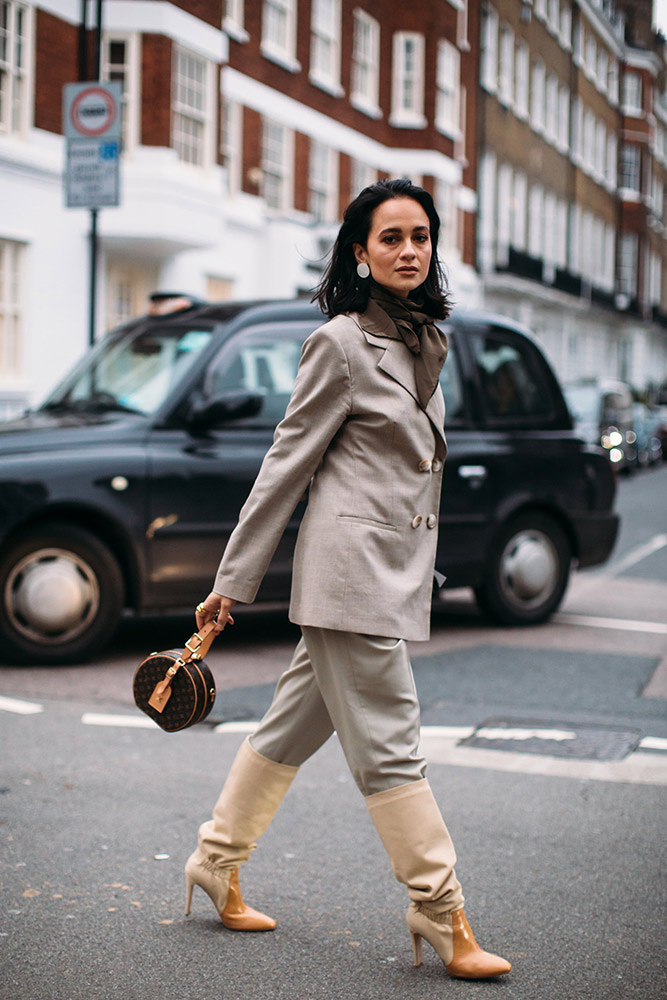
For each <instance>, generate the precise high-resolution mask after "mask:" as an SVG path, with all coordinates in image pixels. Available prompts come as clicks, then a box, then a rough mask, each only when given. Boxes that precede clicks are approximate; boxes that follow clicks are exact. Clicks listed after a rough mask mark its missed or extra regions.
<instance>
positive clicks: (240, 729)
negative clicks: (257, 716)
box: [213, 722, 259, 733]
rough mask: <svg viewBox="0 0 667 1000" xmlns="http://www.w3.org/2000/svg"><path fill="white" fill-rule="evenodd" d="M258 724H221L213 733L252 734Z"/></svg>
mask: <svg viewBox="0 0 667 1000" xmlns="http://www.w3.org/2000/svg"><path fill="white" fill-rule="evenodd" d="M258 725H259V722H221V723H220V725H218V726H216V727H215V729H214V730H213V732H214V733H254V732H255V730H256V729H257V727H258Z"/></svg>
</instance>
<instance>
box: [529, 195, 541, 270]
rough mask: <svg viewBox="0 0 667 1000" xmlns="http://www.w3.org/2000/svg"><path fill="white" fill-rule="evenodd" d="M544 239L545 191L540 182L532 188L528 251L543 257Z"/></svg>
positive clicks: (535, 255)
mask: <svg viewBox="0 0 667 1000" xmlns="http://www.w3.org/2000/svg"><path fill="white" fill-rule="evenodd" d="M543 241H544V191H543V189H542V188H541V187H540V185H539V184H535V185H534V186H533V187H531V189H530V206H529V210H528V253H529V254H530V255H531V256H532V257H541V256H542V253H543Z"/></svg>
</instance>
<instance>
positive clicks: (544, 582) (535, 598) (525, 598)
mask: <svg viewBox="0 0 667 1000" xmlns="http://www.w3.org/2000/svg"><path fill="white" fill-rule="evenodd" d="M557 583H558V553H557V551H556V549H555V547H554V544H553V542H552V541H551V539H550V538H549V537H548V536H547V535H545V534H543V533H542V532H541V531H537V530H535V529H526V530H524V531H520V532H518V533H517V534H516V535H514V536H513V537H512V538H511V539H510V540H509V542H508V543H507V545H506V546H505V549H504V550H503V553H502V556H501V559H500V585H501V587H502V589H503V592H504V594H505V596H506V597H507V598H508V599H509V600H510V601H511V602H512V603H513V604H514V605H518V606H520V607H522V608H530V607H535V606H537V605H539V604H542V602H543V601H544V600H546V599H547V598H548V597H549V596H550V595H551V594H552V593H553V591H554V589H555V587H556V585H557Z"/></svg>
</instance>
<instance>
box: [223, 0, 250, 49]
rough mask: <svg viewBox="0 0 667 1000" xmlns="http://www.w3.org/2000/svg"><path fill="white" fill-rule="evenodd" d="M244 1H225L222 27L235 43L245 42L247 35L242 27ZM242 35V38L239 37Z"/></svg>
mask: <svg viewBox="0 0 667 1000" xmlns="http://www.w3.org/2000/svg"><path fill="white" fill-rule="evenodd" d="M244 6H245V4H244V0H225V4H224V17H223V22H222V26H223V28H224V29H225V31H227V32H229V33H230V34H231V35H232V37H233V38H235V39H236V40H237V41H247V40H248V34H247V32H246V31H245V30H244V27H243V18H244V10H243V8H244ZM239 35H242V36H243V37H239Z"/></svg>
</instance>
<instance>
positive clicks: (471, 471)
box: [459, 465, 488, 479]
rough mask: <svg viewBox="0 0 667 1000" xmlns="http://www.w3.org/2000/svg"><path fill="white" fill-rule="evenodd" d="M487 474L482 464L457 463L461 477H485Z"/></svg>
mask: <svg viewBox="0 0 667 1000" xmlns="http://www.w3.org/2000/svg"><path fill="white" fill-rule="evenodd" d="M487 474H488V473H487V471H486V467H485V466H483V465H459V476H460V477H461V479H486V477H487Z"/></svg>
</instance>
